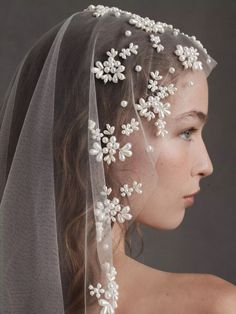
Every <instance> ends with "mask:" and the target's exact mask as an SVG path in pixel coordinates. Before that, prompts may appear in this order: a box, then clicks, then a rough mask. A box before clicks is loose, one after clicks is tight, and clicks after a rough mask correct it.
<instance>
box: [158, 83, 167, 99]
mask: <svg viewBox="0 0 236 314" xmlns="http://www.w3.org/2000/svg"><path fill="white" fill-rule="evenodd" d="M157 96H158V97H160V98H161V99H164V98H166V97H168V96H169V93H168V88H167V87H166V86H161V85H160V86H159V88H158V92H157Z"/></svg>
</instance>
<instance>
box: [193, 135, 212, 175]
mask: <svg viewBox="0 0 236 314" xmlns="http://www.w3.org/2000/svg"><path fill="white" fill-rule="evenodd" d="M196 156H197V157H196V162H195V164H194V167H193V169H192V175H193V176H196V175H199V176H201V177H207V176H209V175H211V174H212V172H213V165H212V162H211V159H210V157H209V154H208V151H207V149H206V145H205V143H204V142H203V141H202V146H201V148H200V149H199V148H198V150H197V154H196Z"/></svg>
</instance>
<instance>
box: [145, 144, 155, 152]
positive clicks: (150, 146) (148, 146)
mask: <svg viewBox="0 0 236 314" xmlns="http://www.w3.org/2000/svg"><path fill="white" fill-rule="evenodd" d="M146 151H147V152H148V153H149V152H153V147H152V145H147V147H146Z"/></svg>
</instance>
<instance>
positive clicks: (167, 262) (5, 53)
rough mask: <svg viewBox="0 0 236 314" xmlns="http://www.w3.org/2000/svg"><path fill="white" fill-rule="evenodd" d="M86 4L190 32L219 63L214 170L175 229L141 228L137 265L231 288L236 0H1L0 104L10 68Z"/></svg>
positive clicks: (213, 78)
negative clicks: (207, 278) (213, 278)
mask: <svg viewBox="0 0 236 314" xmlns="http://www.w3.org/2000/svg"><path fill="white" fill-rule="evenodd" d="M89 4H95V5H96V4H103V5H109V6H118V7H119V8H121V9H123V10H128V11H131V12H134V13H137V14H140V15H141V16H144V17H145V16H148V17H150V18H152V19H155V20H160V21H162V22H166V23H169V24H172V25H173V26H174V27H176V28H179V29H180V30H181V31H183V32H185V33H187V34H189V35H195V36H196V37H197V39H199V40H200V41H201V42H202V43H203V45H204V46H205V47H206V48H207V50H208V53H209V54H210V55H211V56H212V57H213V58H214V59H215V60H216V61H217V62H218V66H217V67H216V68H215V69H214V70H213V72H212V73H211V75H210V77H209V80H208V82H209V121H208V123H207V125H206V128H205V135H204V139H205V143H206V146H207V149H208V152H209V155H210V158H211V160H212V163H213V166H214V172H213V174H212V175H211V176H210V177H208V178H206V179H203V180H202V181H201V193H200V194H198V195H197V197H196V199H195V204H194V206H192V207H190V208H187V209H186V214H185V217H184V220H183V222H182V224H181V225H180V226H179V227H178V228H176V229H175V230H168V231H163V230H155V229H152V228H149V227H145V226H143V228H142V229H143V232H144V240H145V249H144V253H143V254H142V255H141V256H140V257H139V258H137V259H138V260H139V261H141V262H143V263H145V264H147V265H149V266H152V267H155V268H158V269H161V270H166V271H170V272H194V273H210V274H215V275H217V276H220V277H222V278H224V279H226V280H228V281H230V282H232V283H234V284H236V252H235V243H236V232H235V231H236V230H235V229H236V228H235V225H236V224H235V223H236V212H235V211H236V206H235V200H236V183H235V177H236V165H235V162H236V140H235V118H236V103H235V91H236V78H235V71H236V64H235V63H236V62H235V58H236V1H229V0H226V1H219V0H218V1H216V0H211V1H209V0H205V1H203V0H198V1H196V0H195V1H192V0H188V1H180V0H175V1H174V0H172V1H170V0H155V1H154V0H153V1H151V0H148V1H141V0H136V1H134V0H133V1H130V0H126V1H124V0H122V1H121V0H120V1H103V2H97V1H94V2H93V3H90V2H88V1H83V2H82V1H80V0H77V1H74V0H73V1H72V0H70V1H69V0H67V1H66V0H65V1H59V0H50V1H48V0H47V1H45V0H38V1H33V0H8V1H3V0H1V1H0V99H2V98H3V95H4V92H5V90H6V88H7V86H8V84H9V81H10V78H11V76H12V75H13V73H14V70H15V68H16V66H17V64H18V63H19V62H20V60H21V59H22V58H23V56H24V54H25V53H26V52H27V51H28V49H29V48H30V47H31V46H32V45H33V43H34V42H35V41H36V40H37V39H38V37H39V36H41V35H42V34H43V33H44V32H46V31H47V30H48V29H49V28H51V27H52V26H54V25H55V24H57V23H58V22H60V21H61V20H62V19H64V18H66V17H68V16H69V15H71V14H73V13H74V12H76V11H81V10H83V9H84V8H86V7H87V6H88V5H89Z"/></svg>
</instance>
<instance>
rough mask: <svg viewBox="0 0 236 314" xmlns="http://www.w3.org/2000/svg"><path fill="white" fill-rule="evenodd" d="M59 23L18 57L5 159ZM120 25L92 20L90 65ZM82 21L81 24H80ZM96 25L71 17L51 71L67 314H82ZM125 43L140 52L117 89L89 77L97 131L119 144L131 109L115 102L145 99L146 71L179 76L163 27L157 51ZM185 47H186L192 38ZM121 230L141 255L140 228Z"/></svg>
mask: <svg viewBox="0 0 236 314" xmlns="http://www.w3.org/2000/svg"><path fill="white" fill-rule="evenodd" d="M88 21H89V22H88ZM63 22H64V21H63ZM63 22H61V23H60V24H58V25H56V26H55V27H53V28H52V29H51V30H50V31H48V32H47V33H46V34H44V35H43V36H42V37H41V38H40V39H39V40H38V41H37V43H36V44H35V45H34V46H33V47H32V49H31V50H30V52H29V54H28V56H27V58H26V60H25V63H24V66H23V70H22V73H21V77H20V82H19V85H18V89H17V94H16V103H17V106H16V108H15V112H14V116H15V122H16V123H13V126H12V132H11V145H12V149H11V150H10V152H9V157H11V156H13V154H14V148H15V147H16V144H17V138H18V136H19V133H20V129H21V126H22V124H23V121H24V117H25V114H26V112H27V108H28V105H29V103H30V99H31V97H32V95H33V91H34V89H35V86H36V83H37V81H38V79H39V76H40V73H41V70H42V67H43V65H44V62H45V60H46V58H47V55H48V52H49V50H50V48H51V46H52V43H53V41H54V39H55V37H56V35H57V33H58V30H59V28H60V27H61V26H62V24H63ZM127 22H128V17H121V18H119V19H118V18H114V17H113V16H111V15H109V14H107V15H106V16H105V17H103V18H102V20H101V21H99V23H100V29H99V36H98V38H97V44H96V49H95V56H94V57H95V60H103V59H104V58H105V56H106V54H105V52H106V51H108V50H110V49H111V47H114V48H115V49H118V50H121V49H122V48H124V47H127V46H128V44H129V43H130V42H131V40H130V38H128V37H126V36H124V32H125V31H126V29H127V28H128V24H127ZM83 23H84V25H86V27H83ZM97 23H98V19H96V18H95V17H93V18H91V13H89V12H83V13H80V14H78V15H75V16H74V17H73V19H72V22H71V23H70V25H69V27H68V29H67V31H66V33H65V35H64V38H63V40H62V43H61V47H60V54H59V59H58V65H57V74H56V92H55V103H54V114H55V116H54V131H53V132H54V134H53V149H54V171H55V194H56V210H57V226H58V245H59V254H60V255H59V257H60V267H61V269H60V270H61V277H62V281H63V294H64V300H65V313H66V314H74V313H84V311H83V308H84V297H85V296H84V280H85V278H84V277H85V276H84V274H85V260H84V258H85V246H84V243H85V223H86V219H85V217H86V215H85V214H86V212H85V208H86V192H88V189H87V186H88V185H87V184H88V181H87V180H88V179H87V177H88V149H87V145H88V143H87V140H88V139H87V132H88V86H89V76H90V62H91V53H92V52H91V50H89V49H88V47H92V46H91V43H93V41H94V34H95V32H96V27H97ZM131 38H132V42H134V43H135V44H138V46H139V53H138V55H137V56H131V57H129V58H128V60H124V65H125V67H126V70H125V75H126V79H125V80H123V81H120V82H119V83H118V84H117V86H116V87H114V86H115V85H114V83H109V82H108V83H107V84H104V83H103V82H101V80H96V95H97V103H98V114H99V119H100V120H99V121H100V128H101V129H103V128H104V127H105V124H106V123H107V122H108V121H109V123H110V124H111V125H114V126H115V130H116V131H115V134H114V135H115V136H116V137H117V139H118V141H119V142H122V138H120V134H119V133H118V129H119V126H120V125H121V124H123V123H125V122H126V121H127V120H129V119H130V118H131V112H130V111H129V106H128V107H127V109H126V110H125V111H124V110H123V109H122V108H121V106H119V105H117V104H120V102H121V101H122V100H123V99H126V100H127V101H128V102H129V101H132V95H131V90H132V89H133V90H134V91H135V95H134V96H135V100H137V99H139V98H141V97H144V96H145V95H147V93H148V91H147V84H148V79H149V73H150V71H151V70H152V71H154V70H157V69H158V70H159V71H160V73H168V69H169V67H170V66H173V67H175V69H176V72H175V74H174V75H172V76H171V78H172V82H175V83H176V81H177V78H178V76H179V75H180V74H181V73H182V72H183V67H182V65H181V64H180V62H179V61H178V59H177V57H176V56H175V55H174V54H173V50H174V47H175V45H176V44H178V42H177V41H178V39H177V38H175V37H174V36H173V35H172V33H171V31H170V30H168V31H166V33H165V35H164V36H163V39H162V44H163V45H164V47H165V49H164V51H163V52H161V53H156V52H155V50H154V48H153V47H152V45H151V43H150V40H149V38H148V36H147V33H146V32H144V31H142V30H138V29H135V28H134V27H132V37H131ZM183 43H186V45H189V43H190V42H189V40H188V39H187V38H185V39H183ZM191 46H193V42H192V41H191ZM196 48H197V47H196ZM136 64H139V65H141V66H142V71H141V72H139V73H138V72H136V71H134V67H135V65H136ZM131 81H132V84H133V85H132V86H131ZM52 105H53V104H52ZM16 117H17V119H16ZM111 117H112V119H111ZM9 160H10V159H9ZM104 169H105V174H106V181H107V183H108V186H112V190H113V191H112V193H114V196H115V195H116V192H117V191H118V188H119V182H117V181H116V180H115V166H113V165H110V166H108V165H104ZM108 169H109V171H108ZM127 201H128V200H127ZM89 205H90V210H89V212H88V216H87V217H88V218H87V219H88V220H87V224H88V235H89V237H88V239H87V241H88V242H89V247H90V248H91V252H90V254H89V257H90V258H89V260H88V266H87V267H89V274H91V277H93V276H95V275H96V267H98V260H97V255H96V245H95V244H96V241H95V237H96V234H95V227H94V217H93V209H92V204H89ZM121 227H122V228H123V234H124V239H125V243H126V244H127V248H128V249H129V254H131V255H132V243H131V242H132V241H131V235H132V234H133V233H134V232H136V233H137V235H138V236H139V238H140V240H141V250H140V252H139V254H141V253H142V250H143V240H142V236H141V231H140V224H139V223H137V222H135V221H134V222H133V223H132V224H128V223H125V224H123V225H122V226H121ZM139 254H138V255H139ZM91 279H92V278H89V280H91Z"/></svg>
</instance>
